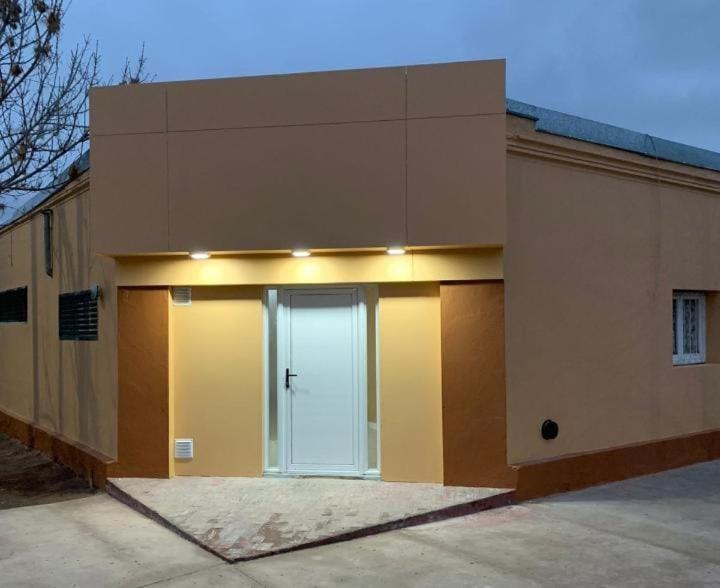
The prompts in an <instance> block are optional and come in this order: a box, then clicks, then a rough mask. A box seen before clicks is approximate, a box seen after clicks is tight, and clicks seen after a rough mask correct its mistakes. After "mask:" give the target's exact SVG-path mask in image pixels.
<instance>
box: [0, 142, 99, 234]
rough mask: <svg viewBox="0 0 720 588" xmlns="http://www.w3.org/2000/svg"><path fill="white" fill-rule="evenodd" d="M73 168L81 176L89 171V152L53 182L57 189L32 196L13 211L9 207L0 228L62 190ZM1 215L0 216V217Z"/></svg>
mask: <svg viewBox="0 0 720 588" xmlns="http://www.w3.org/2000/svg"><path fill="white" fill-rule="evenodd" d="M73 166H75V168H76V170H77V173H78V174H82V173H85V172H86V171H87V170H89V169H90V150H89V149H88V150H86V151H85V152H84V153H83V154H82V155H80V156H79V157H78V158H77V159H76V160H75V161H73V162H72V163H71V164H70V165H68V166H67V167H66V168H65V170H64V171H63V172H62V173H61V174H60V175H59V176H58V177H57V178H56V179H55V182H56V183H57V185H58V186H59V187H58V188H53V189H50V190H44V191H42V192H38V193H36V194H33V195H32V196H31V197H30V198H28V199H27V200H25V201H24V202H23V203H22V204H20V205H19V206H17V207H16V208H14V209H11V208H10V206H8V208H7V209H6V210H12V212H11V213H10V214H8V215H7V216H5V217H4V218H2V220H1V221H0V228H2V227H4V226H6V225H9V224H11V223H13V222H15V221H16V220H18V219H19V218H21V217H23V216H25V215H26V214H27V213H28V212H30V211H31V210H33V209H35V208H37V207H39V206H40V205H41V204H42V203H43V202H45V201H46V200H48V199H49V198H50V197H51V196H53V195H55V194H57V193H58V192H59V191H60V190H62V189H63V187H64V186H65V184H67V183H68V182H69V181H70V168H72V167H73ZM1 216H2V215H0V217H1Z"/></svg>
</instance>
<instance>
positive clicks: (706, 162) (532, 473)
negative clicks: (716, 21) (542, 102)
mask: <svg viewBox="0 0 720 588" xmlns="http://www.w3.org/2000/svg"><path fill="white" fill-rule="evenodd" d="M504 80H505V63H504V61H481V62H466V63H452V64H440V65H425V66H409V67H391V68H381V69H368V70H354V71H337V72H325V73H308V74H299V75H278V76H266V77H250V78H236V79H220V80H208V81H190V82H177V83H152V84H143V85H139V86H122V87H107V88H96V89H94V90H93V91H92V93H91V127H90V128H91V142H90V162H89V170H88V164H87V162H80V163H79V164H78V169H77V171H78V172H79V175H78V174H74V176H73V177H74V179H72V180H70V181H69V182H68V184H67V185H66V187H65V188H63V189H62V190H60V191H59V192H57V193H54V194H51V195H47V196H45V197H43V198H39V199H36V201H35V202H34V203H33V205H34V206H33V207H31V209H30V210H28V211H26V212H25V213H24V214H22V215H20V216H19V217H18V218H17V219H15V220H14V221H13V222H11V223H9V224H7V225H6V226H5V227H4V228H2V229H1V230H0V321H2V322H1V323H0V353H1V357H2V362H1V363H0V409H1V410H2V418H0V430H3V431H5V432H8V433H10V434H12V435H14V436H16V437H18V438H21V439H22V440H24V441H25V442H26V443H29V444H31V445H33V446H36V447H38V448H40V449H42V450H44V451H46V452H47V453H49V454H51V455H53V456H55V457H56V458H57V459H60V460H62V461H64V462H66V463H68V464H70V465H71V466H72V467H74V468H75V469H76V470H77V471H79V472H82V473H83V474H84V475H86V476H88V477H91V478H92V480H93V481H94V482H95V483H96V484H98V485H102V483H103V481H104V479H105V477H106V476H141V477H142V476H147V477H166V476H174V475H199V476H262V475H264V474H265V475H284V474H290V475H296V474H306V475H332V476H353V477H369V478H381V479H383V480H394V481H408V482H438V483H445V484H449V485H466V486H473V485H475V486H497V487H516V488H517V489H518V495H519V496H521V497H529V496H538V495H542V494H547V493H550V492H555V491H559V490H564V489H569V488H575V487H580V486H585V485H589V484H593V483H599V482H603V481H608V480H614V479H620V478H623V477H629V476H633V475H639V474H643V473H648V472H652V471H658V470H661V469H664V468H670V467H676V466H679V465H684V464H688V463H693V462H696V461H701V460H707V459H713V458H718V457H720V391H719V390H720V322H719V321H720V305H719V303H718V296H717V292H719V291H720V263H718V253H717V252H718V251H720V230H718V228H720V154H716V153H711V152H708V151H703V150H701V149H695V148H692V147H687V146H683V145H678V144H675V143H670V142H667V141H662V140H660V139H656V138H653V137H649V136H646V135H641V134H638V133H634V132H631V131H627V130H623V129H618V128H615V127H610V126H607V125H602V124H599V123H594V122H590V121H586V120H582V119H578V118H576V117H571V116H567V115H563V114H560V113H556V112H552V111H548V110H544V109H540V108H536V107H533V106H529V105H526V104H522V103H518V102H514V101H512V100H506V97H505V82H504ZM75 176H77V177H75ZM207 255H209V256H210V257H209V258H207V259H195V258H203V257H207Z"/></svg>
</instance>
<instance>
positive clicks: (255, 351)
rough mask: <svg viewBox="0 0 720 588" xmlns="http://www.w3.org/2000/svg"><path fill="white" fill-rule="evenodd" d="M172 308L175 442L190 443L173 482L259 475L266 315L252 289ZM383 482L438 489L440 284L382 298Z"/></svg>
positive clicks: (198, 294) (207, 290) (213, 292)
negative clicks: (422, 484) (433, 485)
mask: <svg viewBox="0 0 720 588" xmlns="http://www.w3.org/2000/svg"><path fill="white" fill-rule="evenodd" d="M192 297H193V300H192V305H190V306H173V307H172V308H171V322H172V326H171V331H172V339H171V353H172V358H171V365H172V366H173V367H172V371H171V382H172V387H173V391H172V395H173V400H174V405H175V419H174V426H175V437H178V438H184V437H189V438H193V439H194V440H195V457H194V459H192V460H189V461H182V460H175V473H176V474H177V475H202V476H259V475H261V474H262V468H263V462H262V456H263V452H262V411H263V388H262V386H263V349H262V345H263V333H262V329H263V313H262V290H261V288H258V287H195V288H193V291H192ZM379 305H380V311H379V333H380V362H381V367H380V402H381V407H380V416H381V419H382V421H381V430H382V438H381V475H382V477H383V479H385V480H403V481H412V482H442V474H443V468H442V414H441V404H442V397H441V373H440V298H439V287H438V285H437V284H397V285H390V286H382V287H381V289H380V301H379Z"/></svg>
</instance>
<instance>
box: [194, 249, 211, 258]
mask: <svg viewBox="0 0 720 588" xmlns="http://www.w3.org/2000/svg"><path fill="white" fill-rule="evenodd" d="M190 257H192V258H193V259H210V254H209V253H208V252H207V251H193V252H192V253H191V254H190Z"/></svg>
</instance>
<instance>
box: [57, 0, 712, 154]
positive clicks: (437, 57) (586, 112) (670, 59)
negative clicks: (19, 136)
mask: <svg viewBox="0 0 720 588" xmlns="http://www.w3.org/2000/svg"><path fill="white" fill-rule="evenodd" d="M66 25H67V26H66V31H65V35H66V36H65V41H66V42H67V43H72V42H74V41H75V40H77V39H79V38H81V37H82V36H83V35H86V34H89V35H91V36H92V37H93V38H94V39H95V40H97V41H98V42H99V43H100V47H101V50H102V53H103V59H104V62H103V70H104V72H105V73H106V74H107V75H109V74H112V73H115V72H118V71H119V70H120V69H121V66H122V62H123V61H124V58H125V56H127V55H134V54H136V53H137V51H138V48H139V47H140V45H141V44H142V43H143V42H145V47H146V55H147V57H148V59H149V70H150V71H151V72H152V73H153V74H155V76H156V80H158V81H164V80H175V79H192V78H209V77H217V76H239V75H249V74H266V73H283V72H297V71H309V70H324V69H342V68H357V67H373V66H383V65H401V64H409V63H431V62H441V61H453V60H466V59H484V58H497V57H505V58H507V60H508V90H507V93H508V96H509V97H511V98H515V99H517V100H523V101H526V102H530V103H532V104H536V105H538V106H545V107H548V108H553V109H556V110H561V111H564V112H569V113H572V114H577V115H580V116H585V117H588V118H593V119H596V120H600V121H603V122H608V123H611V124H616V125H619V126H624V127H628V128H631V129H634V130H638V131H642V132H648V133H651V134H654V135H657V136H660V137H663V138H667V139H672V140H675V141H680V142H683V143H689V144H692V145H697V146H701V147H705V148H708V149H713V150H715V151H720V0H602V1H600V0H192V1H191V0H123V1H122V2H119V1H117V0H73V2H72V5H71V7H70V12H69V14H68V20H67V23H66Z"/></svg>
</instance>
